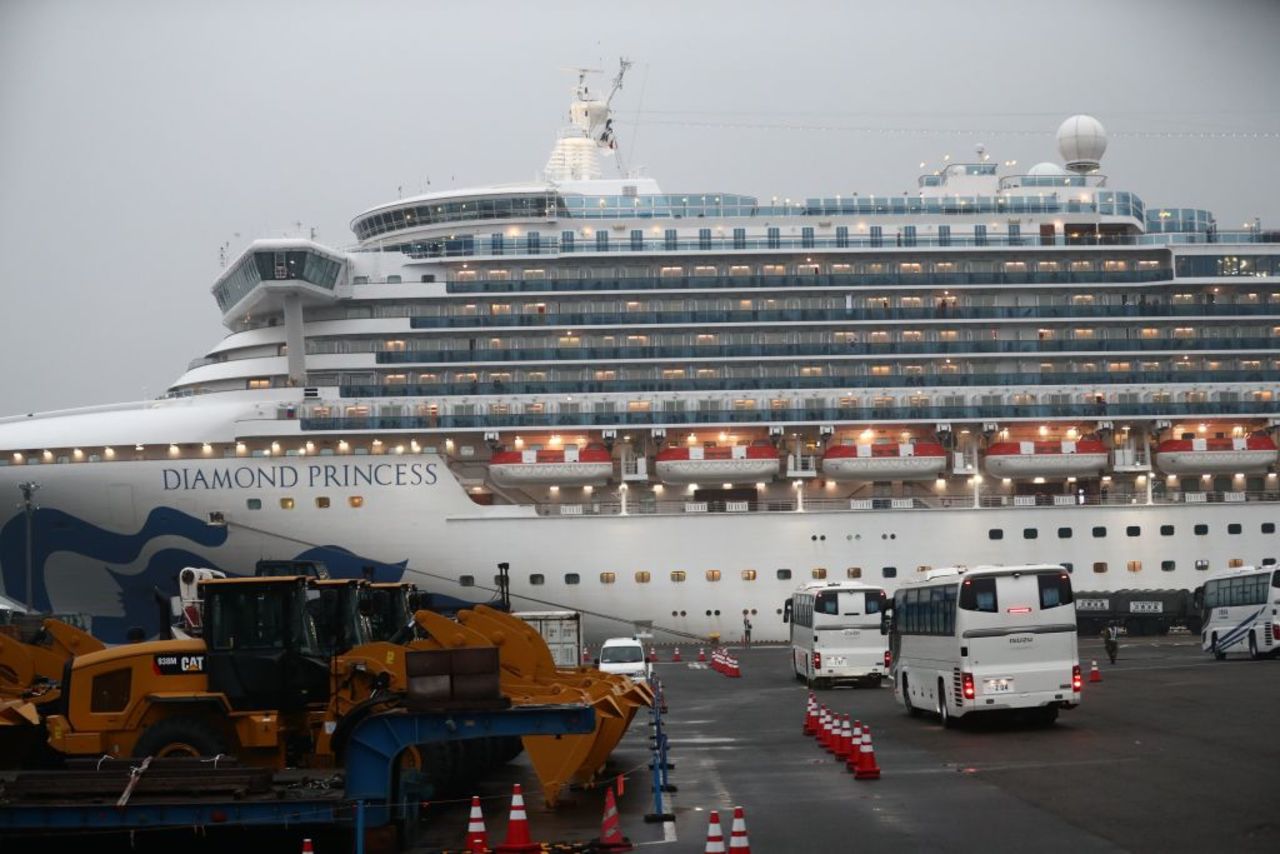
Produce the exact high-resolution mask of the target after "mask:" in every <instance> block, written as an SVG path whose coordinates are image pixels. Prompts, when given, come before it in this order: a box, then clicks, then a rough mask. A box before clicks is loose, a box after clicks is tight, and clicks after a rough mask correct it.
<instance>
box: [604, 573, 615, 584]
mask: <svg viewBox="0 0 1280 854" xmlns="http://www.w3.org/2000/svg"><path fill="white" fill-rule="evenodd" d="M617 580H618V574H617V573H616V572H602V573H600V583H601V584H612V583H613V582H615V581H617Z"/></svg>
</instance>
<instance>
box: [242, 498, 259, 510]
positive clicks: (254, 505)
mask: <svg viewBox="0 0 1280 854" xmlns="http://www.w3.org/2000/svg"><path fill="white" fill-rule="evenodd" d="M245 506H246V507H248V508H249V509H250V510H261V509H262V499H261V498H250V499H249V500H248V501H246V502H245Z"/></svg>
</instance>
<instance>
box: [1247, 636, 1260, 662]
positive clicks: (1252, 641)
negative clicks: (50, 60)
mask: <svg viewBox="0 0 1280 854" xmlns="http://www.w3.org/2000/svg"><path fill="white" fill-rule="evenodd" d="M1249 657H1250V658H1252V659H1253V660H1254V661H1257V660H1258V659H1259V658H1262V656H1261V655H1259V654H1258V639H1257V638H1256V637H1254V635H1253V632H1249Z"/></svg>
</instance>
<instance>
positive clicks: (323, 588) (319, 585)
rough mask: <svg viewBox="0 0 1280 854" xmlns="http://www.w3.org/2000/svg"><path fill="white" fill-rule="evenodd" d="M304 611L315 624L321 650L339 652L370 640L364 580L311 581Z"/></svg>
mask: <svg viewBox="0 0 1280 854" xmlns="http://www.w3.org/2000/svg"><path fill="white" fill-rule="evenodd" d="M309 587H310V594H314V595H309V598H308V600H307V613H308V614H309V615H310V617H311V619H312V621H313V622H314V623H315V628H316V637H317V642H318V645H319V648H320V652H321V654H322V655H323V656H325V657H326V658H331V657H333V656H335V655H342V654H343V653H345V652H348V651H349V650H352V649H354V648H355V647H358V646H362V645H364V644H367V643H369V642H370V641H372V640H373V629H372V626H371V624H370V620H369V603H368V601H367V599H368V594H367V590H368V587H369V583H368V582H367V581H358V580H356V579H354V578H344V579H329V580H327V581H314V580H313V581H311V582H310V585H309Z"/></svg>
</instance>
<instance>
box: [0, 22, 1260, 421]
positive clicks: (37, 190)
mask: <svg viewBox="0 0 1280 854" xmlns="http://www.w3.org/2000/svg"><path fill="white" fill-rule="evenodd" d="M1278 37H1280V2H1276V0H1215V2H1207V0H1206V2H1198V0H1124V2H1120V0H1074V2H1071V3H1065V4H1064V3H1061V2H1052V3H1050V2H1041V0H1021V2H1003V0H966V2H955V0H949V1H948V0H929V2H925V0H899V2H896V3H877V4H871V3H864V2H843V3H837V2H834V0H832V2H826V3H820V2H801V1H800V0H790V2H786V3H780V2H744V0H733V2H706V0H704V1H703V2H697V3H694V2H663V0H647V2H644V3H630V2H615V3H604V2H598V0H597V2H591V3H569V2H563V3H562V2H549V0H546V1H545V2H519V3H498V2H485V3H480V2H458V3H446V2H434V3H426V2H414V3H408V2H405V3H398V2H376V0H367V2H318V0H312V2H269V0H254V2H228V1H227V0H222V1H221V2H213V0H209V2H203V3H187V2H176V1H175V0H169V2H143V0H136V1H135V2H124V1H123V0H122V1H121V2H104V0H80V2H75V0H0V288H3V291H2V292H3V295H4V303H3V311H0V360H2V362H3V364H4V370H3V371H0V414H11V413H21V412H28V411H32V410H42V409H56V408H64V407H71V406H78V405H84V404H91V403H105V402H111V401H117V400H133V399H140V398H142V397H144V396H155V395H157V394H160V393H162V392H163V391H164V389H165V387H166V386H167V385H168V384H169V383H170V382H172V381H173V380H174V379H176V378H177V376H178V375H179V374H180V373H181V372H182V371H183V369H184V368H185V366H186V364H187V362H188V361H189V360H190V359H192V358H194V357H197V356H200V355H202V354H203V353H204V351H205V350H206V349H207V348H208V347H209V346H211V345H212V344H214V343H215V342H216V341H217V340H218V339H219V338H221V337H222V335H223V334H224V333H225V330H223V328H222V327H221V325H220V320H219V313H218V311H217V307H216V305H215V304H214V301H213V298H212V296H211V295H210V294H209V286H210V284H211V283H212V281H213V279H214V278H215V277H216V276H217V275H218V274H219V272H220V267H219V264H218V248H219V246H221V245H222V244H223V243H224V242H226V241H230V242H231V243H232V249H233V251H234V250H236V249H238V248H240V247H242V246H243V245H244V243H246V242H247V241H248V240H250V239H252V238H254V237H260V236H272V235H278V234H281V233H283V232H284V231H286V230H290V229H292V228H293V225H292V224H293V223H295V222H301V223H302V224H303V225H304V226H306V227H309V226H314V227H315V228H316V229H317V230H318V239H319V240H321V241H322V242H327V243H332V244H336V245H346V244H349V243H350V242H352V237H351V233H350V232H349V231H348V229H347V223H348V222H349V220H350V218H351V216H352V215H353V214H355V213H357V212H359V211H361V210H363V209H365V208H367V207H371V206H373V205H375V204H378V203H381V202H384V201H389V200H391V199H394V198H395V197H396V194H397V188H398V187H403V192H404V193H405V194H406V195H408V194H412V193H417V192H420V191H422V190H423V189H424V188H425V187H426V182H427V181H428V180H429V181H430V182H431V183H430V186H431V189H433V190H438V189H446V188H449V187H452V186H471V185H475V184H484V183H499V182H507V181H518V180H525V179H529V178H532V177H533V176H534V174H535V172H536V171H537V170H538V169H540V168H541V166H542V165H543V163H544V161H545V159H546V156H547V153H548V151H549V148H550V145H551V143H552V141H553V139H554V136H555V133H556V131H557V129H558V128H559V127H560V126H561V125H562V124H563V123H564V118H565V112H566V108H567V105H568V92H569V88H570V86H571V84H572V77H571V75H569V74H567V73H565V72H564V70H563V69H564V68H565V67H569V66H577V65H595V66H598V67H601V68H605V69H607V70H608V71H609V72H610V73H612V71H613V70H614V69H615V68H616V65H617V58H618V57H619V56H627V57H629V58H631V59H632V60H634V61H635V63H636V65H635V67H634V68H633V69H632V73H631V76H630V77H629V78H628V79H627V82H626V86H625V89H624V90H623V92H622V93H621V95H620V96H619V98H618V100H617V101H616V102H615V103H616V106H617V107H618V109H619V110H620V116H619V120H618V121H617V122H616V125H617V127H618V132H619V137H620V141H621V151H622V154H623V157H624V159H625V162H626V164H627V165H628V166H632V165H643V166H644V167H646V169H647V172H648V174H650V175H652V176H653V177H655V178H657V179H658V180H659V181H660V182H661V183H662V185H663V187H664V188H665V189H667V190H668V191H688V192H699V191H720V192H741V193H752V194H756V195H759V196H762V197H770V196H773V195H777V196H780V197H785V196H790V197H791V198H803V197H805V196H816V195H834V194H836V193H851V192H853V191H858V192H860V193H863V194H867V193H896V192H901V191H903V190H904V189H907V188H908V187H910V186H913V185H914V179H915V175H916V173H917V172H918V168H917V167H918V165H919V162H920V161H922V160H926V161H930V162H936V161H938V160H940V159H941V157H942V156H943V155H944V154H951V155H952V156H953V157H959V156H962V155H964V154H967V153H970V152H972V150H973V146H974V144H975V143H977V142H983V143H985V144H986V145H987V148H988V150H989V151H990V152H991V153H992V155H993V159H998V160H1005V159H1011V158H1016V159H1017V160H1018V161H1019V164H1020V165H1023V164H1025V165H1028V166H1029V165H1031V164H1033V163H1035V162H1037V161H1040V160H1047V159H1056V157H1057V152H1056V148H1055V144H1054V138H1053V133H1054V131H1055V130H1056V128H1057V126H1058V124H1059V122H1060V121H1061V120H1062V119H1063V118H1065V117H1066V116H1068V115H1071V114H1073V113H1077V112H1087V113H1091V114H1093V115H1096V116H1097V117H1098V118H1099V119H1101V120H1102V122H1103V123H1104V124H1105V125H1106V127H1107V129H1108V131H1109V132H1110V134H1111V140H1110V147H1109V149H1108V151H1107V155H1106V157H1105V159H1104V161H1103V168H1102V171H1103V172H1104V173H1106V174H1107V175H1109V176H1110V181H1111V186H1112V187H1116V188H1122V189H1130V190H1133V191H1135V192H1137V193H1138V194H1139V195H1140V196H1142V198H1143V199H1144V200H1145V201H1146V202H1147V204H1148V205H1149V206H1151V205H1178V206H1187V207H1205V208H1209V209H1211V210H1213V211H1214V212H1215V213H1216V214H1217V217H1218V221H1219V224H1220V227H1221V228H1222V229H1224V230H1225V229H1228V228H1235V227H1238V226H1239V225H1240V224H1241V223H1242V222H1243V221H1244V220H1245V219H1252V218H1253V217H1255V216H1259V217H1262V219H1263V221H1264V223H1267V224H1270V225H1272V226H1277V225H1280V200H1278V198H1277V197H1278V196H1280V178H1277V166H1276V159H1277V154H1280V138H1278V137H1277V135H1278V134H1280V87H1278V85H1277V81H1280V51H1278V50H1277V48H1276V44H1277V38H1278ZM868 128H869V129H873V130H872V131H867V130H865V129H868ZM902 128H910V129H915V132H912V133H901V132H881V131H882V130H893V129H902ZM1242 133H1248V134H1254V133H1260V134H1266V135H1263V136H1258V137H1254V136H1241V135H1239V134H1242ZM1151 134H1171V135H1169V136H1152V135H1151ZM1200 134H1218V135H1217V136H1201V135H1200ZM1224 134H1231V135H1224Z"/></svg>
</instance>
